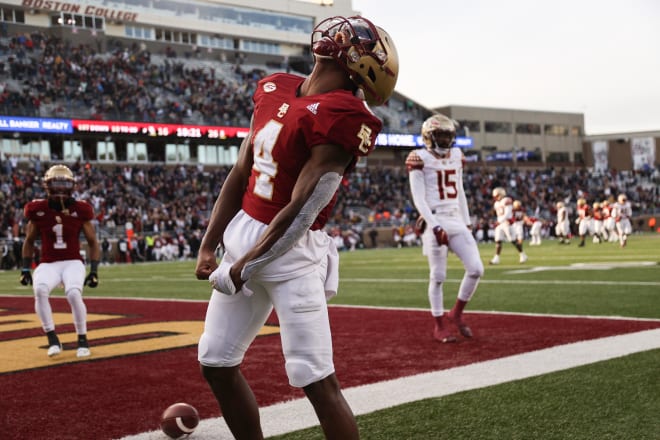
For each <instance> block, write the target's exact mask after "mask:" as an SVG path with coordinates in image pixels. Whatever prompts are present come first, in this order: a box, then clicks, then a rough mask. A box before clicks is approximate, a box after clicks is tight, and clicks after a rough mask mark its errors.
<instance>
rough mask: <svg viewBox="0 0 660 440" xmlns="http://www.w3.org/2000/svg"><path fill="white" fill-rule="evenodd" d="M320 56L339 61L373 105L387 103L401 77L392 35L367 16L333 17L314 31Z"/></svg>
mask: <svg viewBox="0 0 660 440" xmlns="http://www.w3.org/2000/svg"><path fill="white" fill-rule="evenodd" d="M312 52H313V53H314V55H315V56H316V57H319V58H329V59H334V60H336V61H337V62H338V63H339V65H341V66H342V67H343V68H344V70H346V72H347V73H348V75H349V77H350V78H351V80H352V81H353V82H354V83H355V85H357V86H358V87H359V88H360V89H362V91H363V92H364V96H365V99H366V101H367V103H368V104H369V105H372V106H377V105H381V104H383V103H385V101H387V100H388V99H389V98H390V96H392V93H393V92H394V86H395V85H396V80H397V77H398V75H399V55H398V53H397V51H396V47H395V46H394V42H393V41H392V38H391V37H390V35H389V34H388V33H387V32H386V31H385V30H384V29H382V28H380V27H378V26H375V25H374V24H373V23H372V22H371V21H369V20H367V19H366V18H364V17H359V16H354V17H348V18H344V17H330V18H327V19H325V20H323V21H322V22H321V23H319V24H318V25H317V26H316V28H314V31H312Z"/></svg>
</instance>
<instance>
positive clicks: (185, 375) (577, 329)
mask: <svg viewBox="0 0 660 440" xmlns="http://www.w3.org/2000/svg"><path fill="white" fill-rule="evenodd" d="M85 301H86V304H87V308H88V313H101V314H114V315H116V316H117V318H116V319H110V320H105V321H97V322H93V323H90V325H89V337H90V343H91V348H92V357H91V358H90V359H89V360H85V361H76V362H73V363H70V364H62V365H55V366H49V367H43V368H34V369H30V370H27V371H17V372H9V373H4V374H0V390H1V397H0V428H1V431H0V432H3V433H4V434H3V436H5V435H8V436H9V438H12V439H26V440H27V439H29V440H33V439H37V438H44V439H45V438H49V439H60V440H63V439H83V438H94V439H98V440H102V439H113V438H118V437H122V436H125V435H129V434H136V433H139V432H144V431H149V430H155V429H158V426H159V425H158V424H159V420H160V415H161V413H162V411H163V410H164V409H165V408H166V407H168V406H169V405H170V404H172V403H175V402H188V403H191V404H192V405H193V406H195V407H196V408H197V409H198V411H199V413H200V416H201V417H202V418H210V417H216V416H219V415H220V411H219V409H218V407H217V404H216V402H215V400H214V399H213V397H212V395H211V393H210V391H209V390H208V388H207V385H206V383H205V382H204V380H203V378H202V377H201V375H200V373H199V367H198V364H197V357H196V355H197V353H196V346H194V345H191V346H187V347H183V348H175V349H169V350H161V351H157V352H149V353H144V354H137V355H125V356H121V355H120V356H117V357H114V358H108V359H94V347H95V343H97V344H99V343H102V341H97V340H95V339H94V334H95V331H100V330H101V329H104V328H109V327H113V326H115V327H116V326H128V325H137V324H144V323H151V322H163V321H168V322H170V323H172V322H174V321H203V319H204V314H205V311H206V303H205V302H174V301H143V300H122V299H95V298H86V299H85ZM51 304H52V307H53V311H55V312H64V313H70V309H69V306H68V303H67V302H66V300H65V299H63V298H61V297H59V298H51ZM0 309H9V311H6V312H0V318H3V319H4V321H0V344H2V343H3V342H5V341H13V340H16V339H20V338H27V337H35V336H41V337H43V341H44V342H45V337H44V336H43V333H42V331H41V329H39V328H34V329H27V330H20V331H5V330H3V325H2V322H11V316H12V315H17V314H24V313H34V308H33V299H32V298H31V297H2V298H0ZM330 318H331V322H332V327H333V338H334V347H335V364H336V368H337V375H338V377H339V380H340V382H341V384H342V386H343V387H344V388H346V387H352V386H357V385H363V384H367V383H374V382H379V381H383V380H387V379H393V378H397V377H402V376H408V375H412V374H417V373H422V372H428V371H433V370H441V369H447V368H452V367H456V366H460V365H466V364H470V363H474V362H481V361H486V360H490V359H495V358H500V357H504V356H510V355H514V354H519V353H524V352H528V351H532V350H538V349H542V348H548V347H551V346H555V345H562V344H567V343H571V342H577V341H581V340H588V339H595V338H601V337H605V336H613V335H617V334H623V333H630V332H636V331H642V330H647V329H652V328H658V327H660V322H657V321H633V320H620V319H586V318H557V317H537V316H518V315H506V314H486V313H469V314H467V315H466V318H467V319H466V320H467V321H468V322H469V324H470V325H471V327H472V328H473V330H474V333H475V338H474V339H472V340H465V339H460V342H459V343H457V344H439V343H437V342H435V341H434V340H433V339H432V337H431V331H432V328H433V322H432V319H431V318H430V315H429V313H428V312H423V311H401V310H389V309H366V308H350V307H331V309H330ZM272 322H273V323H276V320H275V319H273V320H272ZM57 330H58V332H59V333H66V332H73V326H72V325H59V326H58V328H57ZM150 337H158V335H150ZM114 342H116V341H114ZM35 350H42V351H43V356H44V357H45V356H46V354H45V350H43V349H40V348H39V347H35ZM10 358H11V356H10ZM244 372H245V375H246V377H247V378H248V380H249V381H250V384H251V385H252V387H253V389H254V391H255V394H256V396H257V399H258V401H259V404H260V405H262V406H264V405H270V404H273V403H276V402H280V401H284V400H289V399H292V398H299V397H303V396H304V395H303V393H302V391H300V390H297V389H295V388H292V387H290V386H289V385H288V382H287V378H286V375H285V372H284V366H283V358H282V354H281V346H280V341H279V337H278V335H277V334H274V335H269V336H262V337H259V338H258V339H257V341H255V343H254V344H253V346H252V348H251V350H250V351H249V352H248V355H247V356H246V360H245V362H244Z"/></svg>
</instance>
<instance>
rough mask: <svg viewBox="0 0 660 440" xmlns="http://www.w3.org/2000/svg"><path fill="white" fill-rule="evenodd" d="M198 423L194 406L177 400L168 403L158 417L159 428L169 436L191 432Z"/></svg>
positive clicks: (180, 435)
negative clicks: (171, 403) (173, 402)
mask: <svg viewBox="0 0 660 440" xmlns="http://www.w3.org/2000/svg"><path fill="white" fill-rule="evenodd" d="M198 424H199V413H198V412H197V409H195V407H194V406H192V405H189V404H187V403H183V402H179V403H175V404H173V405H170V406H169V407H168V408H167V409H166V410H165V411H163V415H162V417H161V418H160V429H162V430H163V432H164V433H165V434H167V436H168V437H170V438H179V437H182V436H184V435H190V434H192V433H193V431H194V430H195V428H196V427H197V425H198Z"/></svg>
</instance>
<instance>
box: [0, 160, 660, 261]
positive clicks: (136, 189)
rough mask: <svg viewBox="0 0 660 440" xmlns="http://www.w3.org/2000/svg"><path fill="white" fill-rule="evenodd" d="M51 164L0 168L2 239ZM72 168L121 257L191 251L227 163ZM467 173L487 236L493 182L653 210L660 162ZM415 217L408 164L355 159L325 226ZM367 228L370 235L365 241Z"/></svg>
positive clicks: (532, 194)
mask: <svg viewBox="0 0 660 440" xmlns="http://www.w3.org/2000/svg"><path fill="white" fill-rule="evenodd" d="M46 166H47V164H34V163H32V164H31V166H28V167H14V166H13V164H12V162H11V161H9V160H6V161H5V162H4V163H3V164H2V166H1V167H0V171H1V174H0V190H1V191H0V205H1V206H2V207H3V209H2V211H1V212H0V225H1V227H2V231H3V238H5V239H6V240H8V241H12V240H13V239H20V237H21V236H22V235H23V233H24V231H23V228H24V226H25V220H24V218H23V206H24V205H25V203H27V202H28V201H30V200H32V199H34V198H39V197H43V196H44V191H43V187H42V182H41V179H42V177H43V176H42V171H41V170H43V169H45V167H46ZM71 168H72V171H73V172H74V174H75V176H76V179H77V181H78V186H77V190H76V193H75V197H76V198H79V199H83V200H87V201H89V202H90V203H91V204H92V206H93V207H94V211H95V213H96V216H97V217H96V221H97V230H98V231H99V235H100V236H101V238H104V237H109V238H112V239H119V238H124V239H126V240H127V241H130V240H134V241H135V242H134V243H130V244H128V245H127V247H128V249H129V255H128V257H127V258H126V260H125V261H130V260H131V254H130V252H131V251H134V250H136V249H137V250H139V252H138V253H137V254H136V255H133V256H132V257H133V258H132V260H137V261H142V260H144V261H147V260H154V259H177V258H187V257H192V258H194V257H195V256H196V250H197V247H198V245H199V239H200V238H201V236H202V234H203V231H204V229H205V228H206V225H207V221H208V218H209V215H210V212H211V209H212V207H213V204H214V202H215V199H216V197H217V194H218V193H219V191H220V188H221V186H222V184H223V182H224V180H225V178H226V176H227V173H228V171H229V168H228V167H217V168H213V169H204V168H203V167H201V166H190V165H187V166H183V165H182V166H176V167H166V166H164V165H160V164H154V165H146V166H145V165H121V166H105V167H101V166H96V165H93V164H90V163H84V164H83V163H75V164H72V165H71ZM464 180H465V190H466V195H467V197H468V203H469V206H470V209H471V214H472V216H473V224H474V225H475V230H479V229H480V230H482V231H483V230H484V229H485V230H486V231H484V233H483V237H484V239H487V238H488V233H487V230H488V229H489V228H492V226H493V225H492V223H493V221H494V216H493V213H492V199H491V190H492V188H494V187H497V186H502V187H504V188H506V189H507V193H508V195H509V196H511V197H512V198H514V199H516V200H520V201H521V202H522V204H523V206H524V207H525V209H526V211H527V213H528V214H529V215H530V216H534V217H537V218H540V219H542V220H543V221H545V222H547V223H548V224H550V223H551V222H554V217H555V211H554V209H555V208H554V205H555V203H556V202H557V201H560V200H561V201H564V202H566V205H567V206H574V205H575V202H576V200H577V199H578V198H586V199H587V200H588V201H589V202H590V203H591V202H593V201H602V200H605V199H607V198H609V197H610V196H613V197H616V196H617V195H618V194H619V193H622V192H624V193H626V194H627V195H628V199H629V200H630V201H631V203H632V205H633V209H634V215H636V216H637V215H641V214H655V213H657V212H658V209H659V207H658V206H657V203H658V200H659V196H660V194H658V191H659V190H658V188H659V187H660V185H659V184H660V172H659V170H653V171H647V172H643V173H624V172H615V171H611V172H609V173H606V174H601V175H595V174H591V173H588V172H587V171H584V170H580V171H578V172H571V171H567V170H563V169H553V168H547V169H543V170H537V171H529V170H520V169H516V168H510V167H500V168H494V169H483V168H479V167H474V168H467V169H466V170H465V176H464ZM416 218H417V212H416V211H415V209H414V207H413V203H412V199H411V196H410V191H409V183H408V178H407V174H406V172H405V169H404V168H403V166H402V167H400V168H385V167H365V168H357V169H356V170H355V171H354V172H353V173H351V174H349V175H348V176H347V177H345V178H344V181H343V183H342V186H341V188H340V191H339V197H338V203H337V206H336V209H335V213H334V216H333V218H332V219H331V221H330V222H329V223H328V226H327V230H328V233H329V234H330V235H332V236H333V237H335V238H336V240H337V243H338V244H339V245H340V246H339V247H340V249H355V248H359V247H362V246H370V245H373V244H376V243H375V241H374V240H375V238H374V237H372V236H371V231H372V230H374V229H375V228H380V227H389V228H393V229H395V228H396V229H399V231H400V232H399V235H400V237H401V241H400V243H401V244H402V245H405V244H406V242H407V240H408V239H409V238H410V235H409V232H410V228H411V226H412V225H413V224H414V221H415V220H416ZM551 229H552V228H548V230H551ZM129 231H130V233H129ZM407 234H408V239H405V236H406V235H407ZM365 235H369V236H370V237H371V240H370V241H367V242H366V243H365V240H366V238H365ZM142 240H144V241H145V243H144V244H142V243H141V241H142ZM152 241H153V242H152ZM138 242H139V243H138ZM149 242H151V246H150V245H149V244H150V243H149ZM395 242H396V241H395ZM413 242H414V243H417V241H416V240H414V241H413ZM342 243H343V244H344V246H341V244H342ZM148 248H150V249H148ZM161 248H162V249H161ZM154 249H155V250H154Z"/></svg>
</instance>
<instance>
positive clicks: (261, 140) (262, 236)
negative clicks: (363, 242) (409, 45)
mask: <svg viewBox="0 0 660 440" xmlns="http://www.w3.org/2000/svg"><path fill="white" fill-rule="evenodd" d="M311 47H312V52H313V55H314V58H315V63H314V68H313V70H312V73H311V74H310V75H309V76H308V77H307V78H304V77H300V76H297V75H290V74H283V73H280V74H274V75H271V76H268V77H266V78H264V79H262V80H261V81H260V82H259V83H258V85H257V89H256V91H255V93H254V96H253V101H254V113H253V115H252V121H251V124H250V131H249V133H248V136H247V137H246V138H245V140H244V141H243V143H242V145H241V148H240V150H239V155H238V161H237V163H236V164H235V165H234V167H233V168H232V170H231V172H230V173H229V175H228V176H227V179H226V180H225V183H224V184H223V186H222V189H221V191H220V195H219V196H218V199H217V200H216V203H215V206H214V207H213V211H212V213H211V218H210V220H209V225H208V228H207V230H206V232H205V234H204V238H203V239H202V243H201V246H200V250H199V255H198V258H197V267H196V269H195V274H196V276H197V278H199V279H209V281H210V282H211V284H212V286H213V288H214V290H213V293H212V295H211V299H210V301H209V305H208V309H207V313H206V321H205V325H204V332H203V334H202V336H201V338H200V341H199V346H198V359H199V362H200V364H201V370H202V374H203V375H204V377H205V378H206V380H207V382H208V383H209V385H210V387H211V390H212V392H213V394H214V395H215V397H216V399H217V401H218V403H219V404H220V407H221V409H222V415H223V416H224V419H225V421H226V422H227V425H228V426H229V428H230V430H231V432H232V434H233V435H234V437H235V438H237V439H260V438H263V433H262V430H261V426H260V420H259V410H258V406H257V403H256V400H255V397H254V395H253V393H252V391H251V389H250V387H249V385H248V383H247V381H246V380H245V378H244V376H243V375H242V373H241V370H240V365H241V362H242V361H243V357H244V355H245V353H246V351H247V349H248V347H249V346H250V344H251V343H252V341H253V340H254V338H255V337H256V336H257V334H258V333H259V331H260V329H261V327H262V326H263V324H264V323H265V322H266V319H267V318H268V316H269V315H270V313H271V311H272V310H273V307H274V308H275V310H276V312H277V315H278V318H279V324H280V332H281V339H282V350H283V354H284V359H285V369H286V374H287V376H288V378H289V383H290V384H291V385H292V386H294V387H298V388H302V389H303V390H304V392H305V394H306V396H307V397H308V398H309V400H310V402H311V404H312V406H313V407H314V410H315V412H316V414H317V416H318V418H319V420H320V422H321V428H322V430H323V432H324V434H325V436H326V437H327V438H334V439H347V440H348V439H356V438H358V437H359V435H358V429H357V424H356V422H355V418H354V416H353V414H352V411H351V409H350V407H349V406H348V404H347V402H346V401H345V399H344V397H343V394H342V392H341V390H340V386H339V381H338V380H337V377H336V376H335V370H334V363H333V354H332V338H331V334H330V323H329V317H328V309H327V303H326V301H327V299H328V298H329V297H331V296H332V295H334V294H335V293H336V291H337V287H338V266H337V264H338V258H339V257H338V253H337V250H336V248H335V247H334V244H333V241H332V239H331V237H330V236H329V235H328V234H327V233H326V232H325V231H324V230H323V226H324V225H325V223H326V221H327V220H328V217H329V215H330V214H331V211H332V209H333V207H334V204H335V200H336V192H337V190H338V188H339V185H340V183H341V180H342V176H343V175H345V174H346V173H347V172H349V171H350V170H351V169H352V168H353V167H354V165H355V163H356V161H357V159H358V157H360V156H366V155H368V154H369V153H370V152H371V151H372V150H373V148H374V146H375V141H376V136H377V134H378V132H379V131H380V129H381V126H382V124H381V121H380V120H379V119H378V118H377V117H376V116H375V115H374V114H373V113H372V111H371V110H370V108H369V105H379V104H382V103H384V102H385V101H387V100H388V99H389V97H390V96H391V94H392V92H393V90H394V85H395V83H396V79H397V74H398V57H397V53H396V50H395V47H394V45H393V43H392V41H391V39H390V37H389V35H388V34H387V33H386V32H385V31H384V30H383V29H381V28H379V27H376V26H374V25H373V24H372V23H371V22H370V21H369V20H367V19H365V18H364V17H349V18H344V17H333V18H329V19H327V20H324V21H323V22H321V23H320V24H319V25H318V26H317V27H316V28H315V29H314V31H313V33H312V39H311ZM363 98H366V102H365V101H364V100H363ZM219 245H220V246H222V247H223V248H224V255H223V257H222V260H221V262H220V265H218V263H217V262H216V253H215V252H216V248H217V247H218V246H219Z"/></svg>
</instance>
